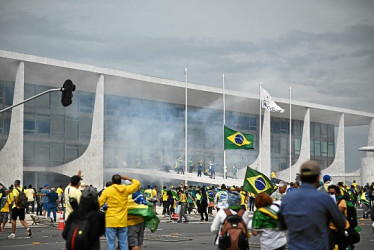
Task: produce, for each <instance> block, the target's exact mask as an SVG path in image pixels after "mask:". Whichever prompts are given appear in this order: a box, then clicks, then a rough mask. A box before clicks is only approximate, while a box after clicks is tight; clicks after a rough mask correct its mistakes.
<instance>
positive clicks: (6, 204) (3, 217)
mask: <svg viewBox="0 0 374 250" xmlns="http://www.w3.org/2000/svg"><path fill="white" fill-rule="evenodd" d="M0 188H1V192H0V199H1V203H0V224H1V230H0V231H1V232H4V231H5V224H6V223H7V222H8V216H9V208H10V206H11V204H12V196H11V193H10V192H9V191H8V194H7V192H6V191H5V188H4V187H2V185H1V184H0Z"/></svg>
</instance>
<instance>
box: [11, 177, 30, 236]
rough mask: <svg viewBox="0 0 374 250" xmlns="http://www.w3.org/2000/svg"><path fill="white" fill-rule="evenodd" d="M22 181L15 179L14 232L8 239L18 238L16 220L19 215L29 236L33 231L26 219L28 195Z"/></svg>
mask: <svg viewBox="0 0 374 250" xmlns="http://www.w3.org/2000/svg"><path fill="white" fill-rule="evenodd" d="M20 185H21V181H20V180H15V181H14V189H13V199H14V200H13V202H14V203H13V207H12V234H10V235H9V236H8V239H15V238H16V221H17V218H18V217H19V220H20V222H21V224H22V226H23V227H24V228H26V230H27V236H29V237H30V236H31V235H32V232H31V229H30V228H29V226H28V225H27V222H26V221H25V209H26V207H27V206H28V202H27V196H26V194H25V192H24V189H21V188H20Z"/></svg>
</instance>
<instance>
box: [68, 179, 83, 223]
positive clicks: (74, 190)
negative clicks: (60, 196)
mask: <svg viewBox="0 0 374 250" xmlns="http://www.w3.org/2000/svg"><path fill="white" fill-rule="evenodd" d="M81 180H82V178H81V176H80V175H73V176H72V177H71V178H70V184H69V186H67V187H66V188H65V190H64V196H65V197H64V198H65V205H66V209H65V220H67V219H68V218H69V215H70V214H71V213H72V212H73V210H74V207H77V206H78V205H79V202H80V200H81V196H82V192H81V191H80V190H79V189H78V188H79V187H80V181H81Z"/></svg>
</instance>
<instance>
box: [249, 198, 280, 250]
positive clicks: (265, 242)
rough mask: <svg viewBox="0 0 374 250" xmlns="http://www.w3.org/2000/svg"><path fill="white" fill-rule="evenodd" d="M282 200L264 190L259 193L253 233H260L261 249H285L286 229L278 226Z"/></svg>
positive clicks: (253, 221) (256, 201)
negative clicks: (277, 199)
mask: <svg viewBox="0 0 374 250" xmlns="http://www.w3.org/2000/svg"><path fill="white" fill-rule="evenodd" d="M280 203H281V201H274V202H273V199H272V198H271V197H270V195H269V194H267V193H265V192H262V193H260V194H258V195H257V197H256V199H255V205H256V208H257V210H256V211H255V212H254V214H253V218H252V235H253V236H257V235H260V245H261V249H269V250H271V249H277V250H284V249H286V245H287V238H286V234H285V232H284V231H280V230H279V228H278V212H279V207H280Z"/></svg>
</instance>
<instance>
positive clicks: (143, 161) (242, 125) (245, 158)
mask: <svg viewBox="0 0 374 250" xmlns="http://www.w3.org/2000/svg"><path fill="white" fill-rule="evenodd" d="M184 119H185V107H184V105H178V104H170V103H164V102H156V101H149V100H141V99H136V98H124V97H118V96H111V95H106V96H105V123H104V131H105V132H104V168H112V167H125V166H128V167H136V168H153V169H162V168H163V166H164V164H166V165H169V166H170V167H174V166H175V164H176V160H177V159H178V158H179V157H181V158H182V159H183V160H184V150H185V148H184V138H185V135H184V133H185V128H184V127H185V126H184V125H185V124H184V123H185V120H184ZM226 121H227V126H229V127H231V128H233V129H236V130H240V131H241V132H244V133H252V134H254V135H255V138H257V136H256V133H257V132H256V131H257V118H256V116H255V115H249V114H242V113H234V112H226ZM222 124H223V111H222V110H215V109H206V108H198V107H192V106H189V107H188V160H192V161H193V162H194V165H195V166H197V162H198V161H199V160H202V161H203V162H204V164H206V163H207V162H209V161H213V162H214V163H215V164H216V166H217V171H219V169H220V168H222V169H223V127H222ZM255 148H257V144H256V143H255ZM256 156H257V150H252V151H246V150H231V151H230V152H228V153H227V165H228V166H232V165H234V164H235V165H237V166H242V167H244V166H247V165H248V164H249V163H250V162H252V161H254V160H255V158H256Z"/></svg>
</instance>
